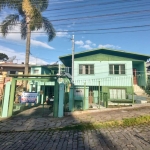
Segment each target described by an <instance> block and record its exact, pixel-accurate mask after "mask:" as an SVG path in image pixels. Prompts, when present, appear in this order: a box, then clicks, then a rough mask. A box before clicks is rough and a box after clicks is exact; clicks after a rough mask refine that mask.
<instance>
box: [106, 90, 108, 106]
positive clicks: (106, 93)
mask: <svg viewBox="0 0 150 150" xmlns="http://www.w3.org/2000/svg"><path fill="white" fill-rule="evenodd" d="M106 108H108V94H107V93H106Z"/></svg>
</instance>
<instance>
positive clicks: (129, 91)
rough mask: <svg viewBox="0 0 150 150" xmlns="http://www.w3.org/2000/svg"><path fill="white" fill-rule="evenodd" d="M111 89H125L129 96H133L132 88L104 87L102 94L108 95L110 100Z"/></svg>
mask: <svg viewBox="0 0 150 150" xmlns="http://www.w3.org/2000/svg"><path fill="white" fill-rule="evenodd" d="M109 89H125V91H126V94H127V95H131V94H132V87H131V86H122V87H118V86H103V87H102V92H106V93H108V99H109V98H110V97H109Z"/></svg>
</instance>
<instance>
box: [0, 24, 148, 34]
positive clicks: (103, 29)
mask: <svg viewBox="0 0 150 150" xmlns="http://www.w3.org/2000/svg"><path fill="white" fill-rule="evenodd" d="M142 27H150V24H146V25H139V26H128V27H116V28H101V29H100V28H98V29H89V30H85V29H83V30H68V31H56V32H85V31H98V30H100V31H105V30H118V29H130V28H142ZM0 33H2V32H0ZM9 33H21V32H19V31H16V32H9ZM32 33H36V34H37V33H38V34H39V33H46V32H32Z"/></svg>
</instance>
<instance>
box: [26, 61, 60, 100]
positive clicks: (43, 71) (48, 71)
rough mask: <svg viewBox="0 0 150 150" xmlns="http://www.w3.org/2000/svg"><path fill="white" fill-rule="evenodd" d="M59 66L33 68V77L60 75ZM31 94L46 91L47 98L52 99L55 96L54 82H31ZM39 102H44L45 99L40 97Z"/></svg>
mask: <svg viewBox="0 0 150 150" xmlns="http://www.w3.org/2000/svg"><path fill="white" fill-rule="evenodd" d="M58 69H59V66H58V64H54V65H40V66H32V67H31V75H56V74H58ZM29 84H30V92H40V91H45V95H46V97H49V98H52V97H53V96H54V85H55V83H54V81H49V82H45V83H44V82H40V81H34V80H33V82H32V81H30V82H29ZM38 102H41V103H42V102H43V98H42V99H41V98H40V97H39V100H38Z"/></svg>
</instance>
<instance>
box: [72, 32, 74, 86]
mask: <svg viewBox="0 0 150 150" xmlns="http://www.w3.org/2000/svg"><path fill="white" fill-rule="evenodd" d="M72 83H73V84H74V35H72Z"/></svg>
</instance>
